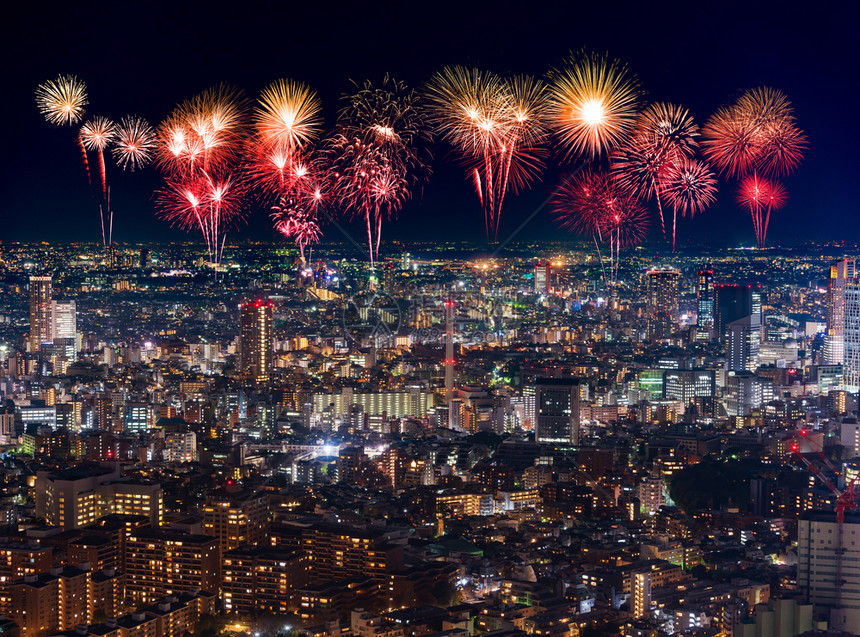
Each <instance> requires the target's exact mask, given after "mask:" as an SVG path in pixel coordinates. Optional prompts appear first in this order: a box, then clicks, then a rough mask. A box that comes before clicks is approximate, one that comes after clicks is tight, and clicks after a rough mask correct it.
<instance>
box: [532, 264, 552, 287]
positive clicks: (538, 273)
mask: <svg viewBox="0 0 860 637" xmlns="http://www.w3.org/2000/svg"><path fill="white" fill-rule="evenodd" d="M551 278H552V263H549V262H546V263H537V264H535V292H536V293H537V294H544V293H546V292H549V290H550V288H551Z"/></svg>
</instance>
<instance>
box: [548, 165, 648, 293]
mask: <svg viewBox="0 0 860 637" xmlns="http://www.w3.org/2000/svg"><path fill="white" fill-rule="evenodd" d="M551 208H552V211H553V213H554V214H555V216H556V218H557V220H558V221H559V225H560V226H561V227H562V228H565V229H568V230H571V231H573V232H576V233H577V234H581V235H584V236H590V237H591V238H592V239H593V240H594V245H595V247H596V248H597V255H598V259H599V260H600V266H601V269H602V270H603V278H604V282H605V283H606V284H607V286H609V287H614V286H615V284H616V283H617V281H618V270H619V266H620V260H621V259H620V257H621V249H622V248H627V247H632V246H635V245H638V244H640V243H641V242H642V241H643V240H644V239H645V237H646V236H647V234H648V213H647V211H646V209H645V207H644V206H643V205H642V204H641V203H640V202H639V201H638V200H637V199H636V198H635V197H634V196H632V195H631V194H630V193H629V192H627V191H625V190H624V189H622V188H621V187H620V186H619V185H618V183H617V181H616V180H615V179H613V178H612V177H611V176H610V175H607V174H605V173H599V172H591V171H587V172H583V173H580V174H578V175H576V176H575V177H572V178H569V179H567V180H566V181H565V182H563V183H562V186H561V187H560V188H559V190H558V192H557V193H556V195H555V197H554V198H553V200H552V203H551ZM601 243H603V244H606V246H607V248H608V252H609V259H608V261H609V263H608V271H607V268H606V266H605V265H604V260H603V254H602V252H601V250H600V244H601Z"/></svg>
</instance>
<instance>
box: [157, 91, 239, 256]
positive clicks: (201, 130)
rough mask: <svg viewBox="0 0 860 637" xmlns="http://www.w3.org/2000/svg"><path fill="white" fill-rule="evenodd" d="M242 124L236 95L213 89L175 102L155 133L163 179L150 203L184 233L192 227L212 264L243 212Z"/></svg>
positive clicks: (236, 92)
mask: <svg viewBox="0 0 860 637" xmlns="http://www.w3.org/2000/svg"><path fill="white" fill-rule="evenodd" d="M246 120H247V102H246V101H245V99H244V98H243V96H242V94H241V93H240V92H238V91H236V90H235V89H232V88H230V87H226V86H218V87H215V88H211V89H208V90H206V91H204V92H203V93H201V94H200V95H197V96H196V97H194V98H192V99H190V100H186V101H185V102H183V103H182V104H180V105H179V106H178V107H177V108H175V109H174V110H173V112H172V113H171V114H170V116H169V117H168V118H167V119H166V120H165V121H164V122H162V124H161V125H160V126H159V127H158V130H157V132H156V139H157V142H156V156H157V158H158V164H159V167H160V168H161V170H162V172H163V173H164V176H165V181H166V186H165V187H164V188H163V189H162V190H160V191H159V193H158V196H157V199H156V201H157V203H158V207H159V209H160V213H161V216H162V217H163V218H165V219H167V220H168V221H170V222H171V223H173V224H174V225H178V226H179V227H182V228H184V229H191V228H195V227H196V228H198V229H199V230H200V231H201V232H202V234H203V238H204V240H205V242H206V248H207V251H208V253H209V261H210V262H212V263H214V264H216V265H217V264H218V263H220V262H221V256H222V253H223V249H224V243H225V241H226V237H227V234H226V233H227V230H228V229H229V227H230V226H231V225H232V224H234V223H236V222H237V221H239V220H240V219H241V218H242V216H243V214H244V212H245V205H244V204H245V200H246V195H247V192H248V188H247V185H248V184H247V183H246V181H245V180H244V178H243V177H242V176H241V173H240V165H239V164H240V159H241V156H242V149H243V148H245V147H246V134H247V129H246V127H245V124H246Z"/></svg>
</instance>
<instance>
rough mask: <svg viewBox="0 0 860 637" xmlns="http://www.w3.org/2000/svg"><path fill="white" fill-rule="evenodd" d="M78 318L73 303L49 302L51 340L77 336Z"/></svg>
mask: <svg viewBox="0 0 860 637" xmlns="http://www.w3.org/2000/svg"><path fill="white" fill-rule="evenodd" d="M77 330H78V318H77V309H76V306H75V302H74V301H51V340H52V341H53V340H56V339H58V338H71V339H74V338H75V337H76V336H77Z"/></svg>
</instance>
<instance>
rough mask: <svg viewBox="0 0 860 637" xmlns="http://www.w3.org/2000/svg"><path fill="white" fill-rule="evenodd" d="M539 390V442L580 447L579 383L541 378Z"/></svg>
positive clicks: (536, 387) (537, 393)
mask: <svg viewBox="0 0 860 637" xmlns="http://www.w3.org/2000/svg"><path fill="white" fill-rule="evenodd" d="M534 387H535V420H536V422H535V442H554V443H562V444H571V445H578V444H579V380H577V379H575V378H539V379H537V380H536V381H535V383H534Z"/></svg>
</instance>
